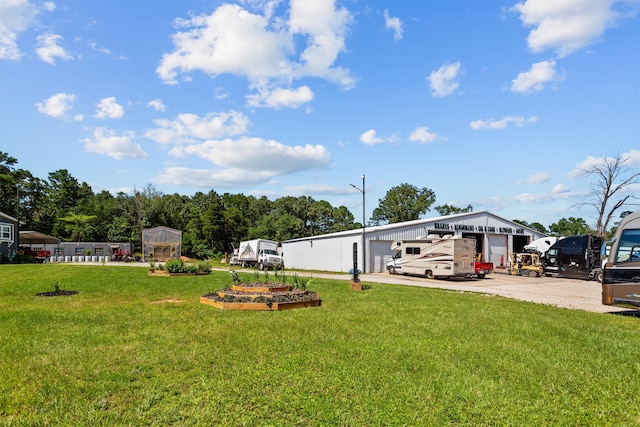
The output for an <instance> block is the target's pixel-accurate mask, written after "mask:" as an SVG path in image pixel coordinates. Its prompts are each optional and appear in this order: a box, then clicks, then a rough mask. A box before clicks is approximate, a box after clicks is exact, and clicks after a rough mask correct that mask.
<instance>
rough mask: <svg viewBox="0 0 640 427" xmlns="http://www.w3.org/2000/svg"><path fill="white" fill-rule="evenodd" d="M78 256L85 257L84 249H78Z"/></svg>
mask: <svg viewBox="0 0 640 427" xmlns="http://www.w3.org/2000/svg"><path fill="white" fill-rule="evenodd" d="M76 255H84V248H76Z"/></svg>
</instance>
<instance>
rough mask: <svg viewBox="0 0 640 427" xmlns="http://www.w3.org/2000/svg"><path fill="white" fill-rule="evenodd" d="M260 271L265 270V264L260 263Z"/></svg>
mask: <svg viewBox="0 0 640 427" xmlns="http://www.w3.org/2000/svg"><path fill="white" fill-rule="evenodd" d="M258 270H264V264H263V263H261V262H259V263H258Z"/></svg>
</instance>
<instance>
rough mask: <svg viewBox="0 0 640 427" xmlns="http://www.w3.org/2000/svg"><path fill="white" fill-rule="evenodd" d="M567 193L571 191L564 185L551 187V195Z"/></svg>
mask: <svg viewBox="0 0 640 427" xmlns="http://www.w3.org/2000/svg"><path fill="white" fill-rule="evenodd" d="M569 191H571V189H570V188H569V187H567V186H566V185H564V184H556V185H554V186H553V189H552V190H551V192H552V193H553V194H562V193H568V192H569Z"/></svg>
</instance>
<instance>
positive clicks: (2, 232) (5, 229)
mask: <svg viewBox="0 0 640 427" xmlns="http://www.w3.org/2000/svg"><path fill="white" fill-rule="evenodd" d="M12 231H13V225H11V224H1V225H0V240H3V241H11V240H13V239H11V234H12V233H11V232H12Z"/></svg>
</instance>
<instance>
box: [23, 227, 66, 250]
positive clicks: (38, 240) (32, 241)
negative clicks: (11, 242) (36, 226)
mask: <svg viewBox="0 0 640 427" xmlns="http://www.w3.org/2000/svg"><path fill="white" fill-rule="evenodd" d="M58 244H60V239H57V238H55V237H53V236H49V235H48V234H44V233H40V232H39V231H21V232H20V245H21V246H22V245H28V246H29V247H31V246H33V245H58Z"/></svg>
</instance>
